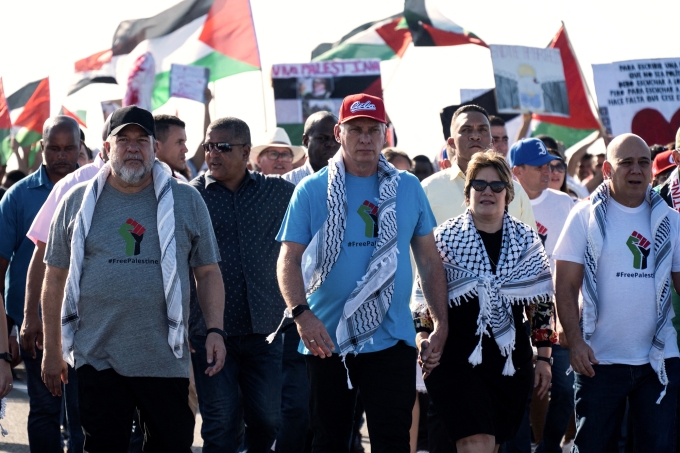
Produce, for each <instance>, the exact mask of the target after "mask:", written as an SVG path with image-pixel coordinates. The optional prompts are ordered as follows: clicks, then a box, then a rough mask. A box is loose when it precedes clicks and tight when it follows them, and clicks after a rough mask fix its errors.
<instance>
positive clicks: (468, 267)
mask: <svg viewBox="0 0 680 453" xmlns="http://www.w3.org/2000/svg"><path fill="white" fill-rule="evenodd" d="M435 242H436V244H437V248H438V249H439V254H440V255H441V257H442V261H443V262H444V270H445V272H446V281H447V287H448V295H449V306H451V304H455V305H460V303H461V302H462V301H463V300H466V301H467V299H468V298H469V297H473V296H477V297H478V299H479V317H478V318H477V332H476V335H477V336H479V343H478V344H477V347H475V349H474V350H473V351H472V354H470V357H469V358H468V361H469V362H470V363H471V364H472V365H473V366H475V365H479V364H480V363H482V338H483V337H482V336H483V335H485V334H486V335H489V332H488V329H489V328H491V332H493V336H494V339H495V340H496V344H497V345H498V348H499V349H500V351H501V354H502V355H503V357H506V361H505V367H503V375H505V376H512V375H514V374H515V367H514V365H513V363H512V351H513V350H514V349H515V322H514V318H513V315H512V306H513V305H514V304H523V305H529V304H533V303H536V302H539V301H545V302H548V301H549V300H551V298H552V296H553V294H554V289H553V281H552V276H551V274H550V262H549V261H548V256H547V255H546V253H545V249H544V248H543V244H542V242H541V239H540V238H539V236H538V234H537V233H536V232H535V231H534V230H533V229H532V228H531V227H530V226H529V225H526V224H525V223H522V222H520V221H519V220H516V219H514V218H513V217H511V216H510V215H508V214H507V213H505V214H504V215H503V239H502V245H501V253H500V256H499V258H498V264H497V266H496V273H495V274H494V273H492V272H491V263H490V261H489V255H488V254H487V252H486V247H485V246H484V243H483V242H482V238H481V237H480V236H479V234H478V233H477V229H476V228H475V224H474V221H473V219H472V213H471V212H470V210H469V209H468V210H467V211H466V212H465V213H463V214H462V215H460V216H458V217H454V218H452V219H449V220H447V221H446V222H444V223H443V224H441V225H440V226H439V227H438V228H437V229H436V230H435ZM413 304H414V307H413V309H414V311H418V310H423V309H425V307H426V303H425V298H424V296H423V292H422V289H421V285H420V277H418V278H417V279H416V284H415V285H414V294H413Z"/></svg>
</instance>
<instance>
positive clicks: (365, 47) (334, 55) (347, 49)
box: [314, 44, 397, 61]
mask: <svg viewBox="0 0 680 453" xmlns="http://www.w3.org/2000/svg"><path fill="white" fill-rule="evenodd" d="M396 56H397V54H395V53H394V51H393V50H392V49H391V48H390V47H389V46H387V45H375V44H346V45H339V46H338V47H334V48H332V49H331V50H329V51H327V52H324V53H322V54H321V55H319V56H317V57H316V58H314V61H325V60H334V59H343V60H344V59H351V58H379V59H381V60H390V59H392V58H395V57H396Z"/></svg>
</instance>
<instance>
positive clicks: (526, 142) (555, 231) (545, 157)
mask: <svg viewBox="0 0 680 453" xmlns="http://www.w3.org/2000/svg"><path fill="white" fill-rule="evenodd" d="M510 160H511V162H512V165H513V167H512V173H513V174H514V175H515V178H517V180H518V181H519V183H520V184H521V185H522V187H523V188H524V190H525V192H526V193H527V195H528V196H529V200H530V201H531V208H532V209H533V211H534V217H535V218H536V229H537V231H538V235H539V236H540V238H541V240H542V241H543V246H544V247H545V252H546V253H547V254H548V257H550V258H552V254H553V250H554V249H555V244H556V243H557V238H558V237H559V235H560V233H561V232H562V227H563V226H564V224H565V222H566V220H567V217H568V216H569V212H570V211H571V208H572V207H573V206H574V201H573V199H572V198H571V197H570V196H569V195H567V194H565V193H562V192H558V191H556V190H552V189H549V188H548V186H549V185H550V162H552V161H553V160H559V161H561V160H562V159H560V158H559V157H557V156H553V155H552V154H550V153H549V152H548V150H547V148H546V147H545V144H544V143H543V142H542V141H541V140H539V139H537V138H525V139H522V140H520V141H518V142H516V143H515V144H514V145H512V147H511V148H510ZM550 266H551V268H552V271H553V274H554V272H555V261H554V260H552V259H551V260H550ZM560 339H561V340H563V338H560ZM551 357H552V369H553V377H552V386H551V388H550V404H549V406H548V412H547V414H546V417H545V425H544V429H543V436H542V438H543V440H542V441H541V443H540V444H539V447H538V450H536V451H538V452H548V453H560V452H561V451H562V448H561V447H560V441H561V440H562V437H563V436H564V433H565V431H566V430H567V425H568V424H569V418H570V417H571V413H572V412H573V411H574V391H573V388H574V376H573V375H572V374H570V375H567V374H566V371H567V369H568V368H569V350H568V349H566V347H565V348H563V347H561V346H560V345H558V344H556V345H553V350H552V355H551Z"/></svg>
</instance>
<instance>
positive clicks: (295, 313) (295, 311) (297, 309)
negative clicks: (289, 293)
mask: <svg viewBox="0 0 680 453" xmlns="http://www.w3.org/2000/svg"><path fill="white" fill-rule="evenodd" d="M309 309H310V308H309V305H307V304H300V305H296V306H295V308H293V309H292V310H291V313H292V314H293V319H295V318H297V317H298V316H300V315H301V314H302V312H303V311H307V310H309Z"/></svg>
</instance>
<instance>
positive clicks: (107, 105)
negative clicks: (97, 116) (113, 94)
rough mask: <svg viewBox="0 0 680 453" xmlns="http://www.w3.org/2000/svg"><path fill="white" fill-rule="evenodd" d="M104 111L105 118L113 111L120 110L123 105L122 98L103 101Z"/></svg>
mask: <svg viewBox="0 0 680 453" xmlns="http://www.w3.org/2000/svg"><path fill="white" fill-rule="evenodd" d="M101 104H102V113H103V114H104V120H106V118H108V117H109V115H111V114H112V113H113V112H115V111H116V110H118V109H119V108H121V107H122V106H123V100H122V99H114V100H111V101H102V102H101Z"/></svg>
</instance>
